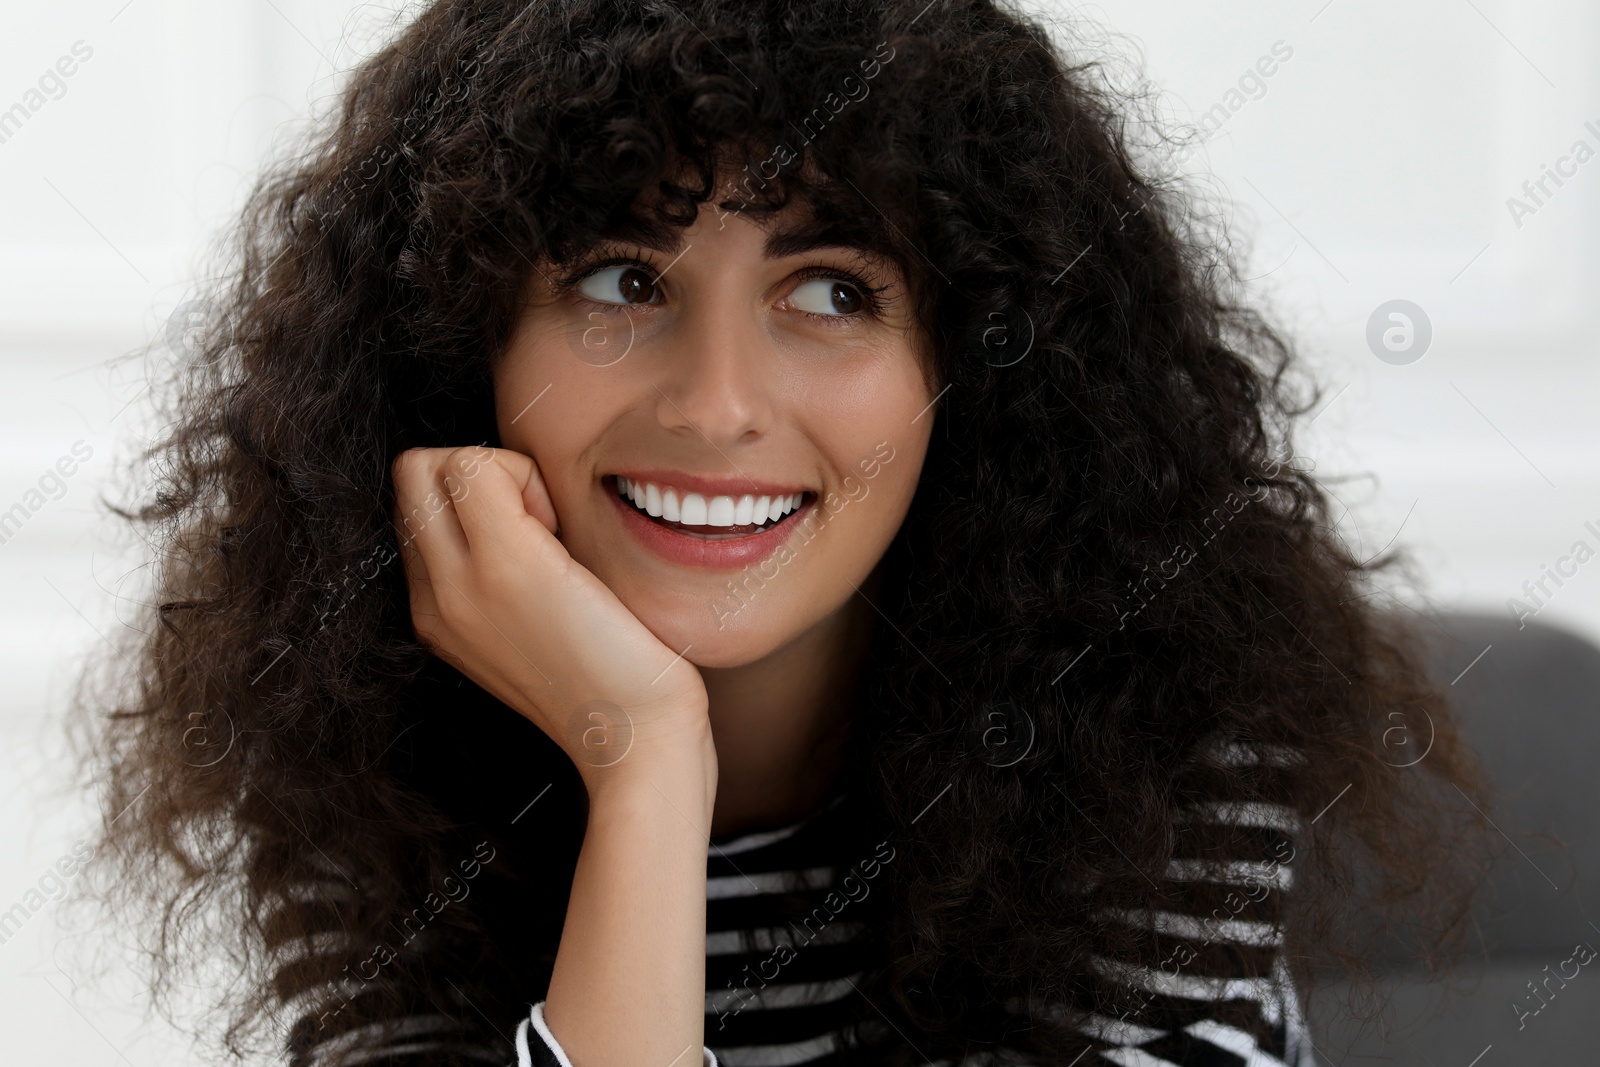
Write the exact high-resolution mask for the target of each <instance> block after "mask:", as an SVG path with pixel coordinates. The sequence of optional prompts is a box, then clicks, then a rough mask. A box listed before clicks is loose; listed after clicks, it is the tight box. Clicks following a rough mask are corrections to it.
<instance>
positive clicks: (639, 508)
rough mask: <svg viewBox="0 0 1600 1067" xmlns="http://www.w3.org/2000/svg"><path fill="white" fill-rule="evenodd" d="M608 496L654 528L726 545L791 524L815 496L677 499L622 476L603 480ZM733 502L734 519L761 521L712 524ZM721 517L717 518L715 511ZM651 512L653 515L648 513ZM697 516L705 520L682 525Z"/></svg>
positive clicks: (693, 495) (805, 493) (695, 495)
mask: <svg viewBox="0 0 1600 1067" xmlns="http://www.w3.org/2000/svg"><path fill="white" fill-rule="evenodd" d="M605 480H606V482H607V483H608V484H609V485H610V487H611V490H612V492H614V493H615V494H616V495H617V496H618V497H620V498H621V499H622V502H623V503H625V504H627V505H628V506H629V507H631V508H633V509H634V510H635V511H636V512H638V514H639V515H640V516H641V517H642V518H645V519H648V520H649V521H650V522H652V523H654V524H656V525H657V526H662V527H665V528H666V529H668V530H672V531H674V532H675V533H680V534H683V535H685V536H688V537H695V538H698V539H700V540H704V541H727V540H733V539H736V538H740V537H749V536H751V535H753V534H764V533H767V532H769V531H771V530H775V529H777V528H778V527H780V526H783V525H785V524H786V523H789V522H792V521H793V519H794V517H795V516H796V515H798V514H800V512H802V511H804V510H805V507H806V505H807V504H809V503H810V502H811V501H812V499H813V498H815V496H816V494H815V493H812V492H809V491H801V492H798V493H794V494H792V495H791V496H790V497H787V498H777V499H774V498H772V497H767V496H763V497H754V496H751V495H747V496H745V497H743V498H741V499H739V500H736V501H733V498H730V497H713V498H712V499H711V500H710V501H709V502H708V501H707V500H706V498H705V497H703V496H701V495H700V494H698V493H686V494H684V495H683V497H682V499H681V500H680V499H679V496H678V491H677V490H674V489H666V490H662V489H660V488H659V487H657V486H656V485H654V484H653V483H650V484H641V483H637V482H633V481H631V480H629V479H627V478H625V477H623V476H622V475H620V474H619V475H611V476H610V477H608V478H606V479H605ZM727 501H733V505H734V511H735V514H734V516H733V517H734V518H743V517H744V516H743V515H740V514H738V512H740V511H746V510H748V511H750V512H758V513H759V512H761V511H762V510H763V509H764V510H765V514H764V515H763V517H762V518H761V519H760V520H759V521H756V519H755V515H754V514H751V516H750V519H751V521H748V522H731V523H730V522H727V521H722V522H712V521H710V520H711V519H712V518H721V519H723V520H726V519H727V518H729V516H728V515H727V514H726V511H727V508H728V503H727ZM719 510H720V511H722V512H724V514H720V515H719V514H717V512H718V511H719ZM774 510H781V511H782V514H781V515H779V516H778V517H777V518H776V519H774V518H772V517H771V514H772V512H773V511H774ZM652 512H653V513H652ZM686 513H687V514H693V515H698V516H699V517H700V518H702V519H704V520H706V521H702V522H684V521H682V518H681V516H682V515H684V514H686ZM669 514H678V515H679V516H680V518H679V519H669V518H667V515H669Z"/></svg>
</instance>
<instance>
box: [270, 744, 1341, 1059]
mask: <svg viewBox="0 0 1600 1067" xmlns="http://www.w3.org/2000/svg"><path fill="white" fill-rule="evenodd" d="M1216 758H1217V759H1218V760H1219V761H1220V762H1222V763H1224V764H1232V765H1246V766H1249V765H1259V766H1268V765H1273V764H1276V765H1278V766H1283V765H1285V763H1286V762H1292V760H1290V759H1289V757H1288V756H1287V755H1286V754H1285V753H1284V752H1283V751H1282V750H1277V751H1273V750H1271V749H1270V747H1269V746H1258V747H1257V748H1245V747H1242V746H1229V747H1226V748H1223V749H1218V750H1216ZM845 800H846V798H845V797H844V796H843V795H836V796H834V797H833V799H832V800H831V801H829V802H828V803H826V804H825V805H824V806H822V807H821V808H820V809H818V810H817V811H815V812H814V813H812V814H811V815H809V816H807V817H805V818H803V819H799V820H797V821H795V822H793V823H790V824H789V825H786V826H783V827H779V828H777V829H772V830H764V831H759V832H754V833H743V834H737V835H723V836H717V837H713V838H712V839H711V840H710V842H709V845H708V848H707V856H706V1014H705V1047H704V1048H703V1049H702V1050H701V1059H702V1063H703V1064H704V1065H705V1067H790V1065H808V1067H828V1065H830V1064H834V1063H836V1062H838V1055H837V1049H838V1047H839V1044H840V1042H841V1041H842V1040H843V1038H842V1037H841V1031H842V1030H843V1029H844V1028H845V1026H846V1024H847V1023H848V1021H849V1020H850V1019H852V1018H860V1017H861V1015H858V1014H856V1013H857V1010H858V1009H859V1008H860V1007H861V1006H862V1003H863V1000H862V998H863V997H864V996H865V994H863V993H862V991H861V988H860V985H861V983H862V981H863V979H864V978H865V977H866V974H867V972H868V970H869V968H870V967H871V964H872V960H873V958H874V957H873V955H872V952H871V940H872V939H871V938H870V937H869V936H868V935H869V933H870V932H871V930H872V929H873V927H874V924H875V922H876V921H877V920H879V919H880V918H881V914H882V913H881V911H880V910H879V905H880V904H881V903H882V902H883V901H884V900H885V899H886V897H887V894H886V893H882V892H878V887H877V886H875V885H874V881H875V879H877V878H879V877H881V875H882V873H883V871H884V869H885V868H886V867H888V866H892V865H893V863H894V861H895V849H894V846H893V843H892V842H890V841H887V840H884V841H878V842H872V841H868V840H863V839H862V835H861V831H860V829H859V826H860V820H859V819H856V818H854V817H853V815H852V811H851V807H850V805H848V804H846V803H844V801H845ZM1186 822H1188V823H1190V824H1191V828H1210V829H1219V828H1221V829H1226V830H1227V831H1228V832H1230V833H1232V834H1234V835H1235V836H1237V835H1238V834H1239V833H1241V832H1242V833H1243V834H1244V835H1245V838H1246V839H1248V838H1249V835H1250V834H1252V833H1259V835H1260V840H1261V841H1262V843H1263V846H1264V851H1263V853H1262V854H1263V855H1264V856H1265V857H1266V858H1255V857H1250V858H1245V857H1243V856H1241V857H1240V858H1218V855H1217V853H1216V851H1215V848H1214V847H1213V846H1210V845H1206V844H1205V843H1204V841H1205V839H1204V836H1203V835H1200V836H1197V837H1195V838H1194V840H1195V844H1194V845H1193V846H1192V847H1191V848H1189V849H1188V850H1187V851H1186V850H1185V848H1184V846H1183V845H1182V844H1181V843H1182V842H1183V841H1184V840H1186V839H1187V838H1188V837H1189V836H1190V835H1185V834H1182V833H1180V834H1179V835H1178V838H1177V839H1178V841H1179V842H1180V845H1179V849H1178V853H1177V854H1176V855H1174V857H1173V858H1172V859H1171V861H1170V862H1169V864H1168V867H1167V871H1166V881H1167V886H1166V887H1165V888H1166V889H1168V890H1170V895H1169V896H1168V897H1166V898H1164V899H1166V900H1167V901H1168V903H1169V906H1170V902H1171V901H1173V900H1177V901H1181V902H1182V906H1181V907H1177V908H1174V909H1172V910H1165V909H1163V910H1148V911H1142V912H1130V911H1110V912H1104V913H1103V914H1102V918H1104V919H1106V920H1109V921H1110V922H1113V923H1127V924H1132V925H1134V926H1136V927H1138V928H1139V929H1141V930H1142V931H1146V932H1148V931H1153V932H1154V933H1155V935H1156V944H1157V945H1158V946H1159V948H1160V951H1161V954H1162V955H1161V958H1160V959H1159V960H1147V961H1143V962H1137V961H1131V960H1122V959H1115V958H1110V957H1105V956H1097V957H1095V958H1094V960H1093V966H1094V972H1095V973H1094V974H1093V975H1091V976H1088V980H1089V982H1090V984H1091V985H1092V986H1098V987H1099V989H1098V991H1099V992H1100V993H1101V994H1102V995H1104V996H1106V997H1107V998H1108V999H1107V1000H1106V1001H1102V1002H1115V1003H1130V1004H1133V1005H1134V1006H1136V1007H1137V1008H1138V1009H1140V1010H1136V1011H1131V1012H1123V1013H1122V1016H1121V1017H1119V1018H1114V1017H1111V1016H1108V1015H1090V1016H1089V1017H1088V1020H1087V1023H1086V1024H1085V1025H1084V1027H1083V1031H1084V1033H1085V1034H1086V1035H1087V1036H1088V1037H1089V1038H1091V1039H1092V1041H1093V1047H1094V1049H1095V1054H1094V1055H1093V1056H1089V1057H1087V1058H1085V1059H1084V1061H1083V1067H1088V1064H1089V1063H1090V1062H1091V1061H1093V1062H1096V1063H1102V1064H1105V1063H1110V1064H1117V1065H1119V1067H1171V1065H1180V1067H1182V1065H1187V1067H1311V1064H1312V1062H1313V1061H1312V1049H1311V1046H1310V1043H1309V1040H1308V1039H1307V1037H1306V1031H1305V1026H1304V1023H1303V1019H1302V1016H1301V1011H1300V1005H1299V1001H1298V998H1297V995H1296V993H1295V991H1294V989H1293V987H1292V985H1291V983H1290V980H1289V976H1288V973H1287V970H1286V968H1285V966H1284V963H1283V960H1282V958H1281V954H1280V949H1281V944H1282V929H1281V926H1280V925H1279V923H1278V919H1277V917H1278V914H1279V905H1280V899H1279V898H1280V897H1281V894H1283V893H1284V892H1285V891H1287V890H1288V889H1289V888H1290V886H1291V884H1292V881H1293V868H1292V866H1291V865H1290V863H1289V860H1291V859H1292V856H1293V848H1292V845H1290V844H1289V842H1290V841H1292V839H1293V834H1294V832H1295V831H1296V830H1297V829H1298V826H1299V822H1298V817H1297V816H1296V815H1295V813H1293V812H1292V811H1291V810H1289V809H1288V808H1284V807H1279V806H1275V805H1270V804H1263V803H1233V802H1225V801H1219V802H1214V803H1209V804H1199V805H1196V806H1193V807H1192V808H1191V809H1189V811H1188V812H1187V815H1186ZM881 884H882V883H879V885H881ZM543 1008H544V1001H543V1000H540V1001H538V1002H537V1003H533V1004H531V1005H530V1009H529V1011H528V1012H527V1013H526V1014H525V1015H524V1016H523V1017H521V1018H519V1019H515V1020H504V1021H503V1026H497V1027H496V1029H498V1030H499V1031H500V1033H501V1034H502V1035H509V1036H510V1037H511V1045H512V1047H511V1048H507V1047H506V1046H505V1045H504V1044H501V1043H499V1042H496V1041H493V1040H492V1039H485V1038H484V1037H483V1035H481V1034H480V1035H469V1034H466V1033H464V1032H460V1031H458V1030H455V1029H452V1027H453V1025H454V1024H451V1023H450V1022H449V1020H448V1019H446V1017H445V1016H443V1015H435V1014H428V1013H424V1012H419V1013H418V1014H415V1015H409V1016H407V1017H405V1018H404V1019H402V1020H401V1021H400V1027H399V1029H398V1031H397V1032H396V1031H394V1030H391V1031H390V1034H392V1036H390V1037H389V1038H388V1039H387V1041H386V1042H382V1043H374V1044H373V1045H372V1046H371V1047H370V1048H367V1047H362V1046H361V1045H360V1044H359V1043H360V1042H361V1041H362V1040H363V1034H364V1033H366V1032H367V1031H370V1030H371V1029H372V1028H371V1027H364V1028H360V1029H357V1030H350V1031H346V1032H344V1033H337V1032H336V1031H333V1030H324V1031H323V1032H325V1033H328V1034H329V1036H328V1037H327V1038H325V1039H323V1040H322V1041H320V1042H319V1043H312V1044H311V1045H310V1046H309V1047H302V1048H300V1049H299V1050H298V1051H297V1052H296V1054H295V1055H294V1056H293V1057H292V1059H291V1064H292V1067H324V1065H325V1064H327V1063H329V1062H331V1061H330V1053H332V1052H333V1051H334V1050H335V1049H339V1050H346V1049H348V1050H351V1051H353V1052H354V1057H353V1058H351V1059H347V1060H345V1061H344V1062H350V1063H363V1064H376V1065H383V1067H424V1065H429V1067H432V1065H434V1064H437V1063H439V1062H441V1056H442V1055H443V1054H444V1053H446V1052H449V1053H450V1054H451V1055H452V1056H453V1057H455V1058H454V1059H452V1060H451V1062H482V1063H488V1064H498V1065H501V1067H510V1065H512V1064H515V1065H516V1067H571V1064H570V1061H569V1059H568V1058H567V1055H566V1053H565V1051H564V1050H563V1049H562V1047H561V1045H560V1042H559V1041H558V1040H557V1039H556V1037H554V1036H553V1035H552V1034H551V1032H550V1030H549V1028H548V1027H547V1026H546V1024H545V1021H544V1014H543ZM1147 1018H1156V1019H1160V1020H1161V1021H1162V1023H1163V1025H1162V1026H1159V1027H1157V1026H1151V1025H1146V1024H1144V1023H1142V1022H1140V1021H1139V1020H1140V1019H1147ZM513 1027H514V1029H513ZM301 1029H302V1031H304V1030H306V1029H308V1028H307V1027H305V1025H304V1020H302V1027H301ZM912 1048H913V1050H914V1049H915V1045H912ZM357 1049H359V1051H355V1050H357ZM678 1062H679V1063H680V1064H686V1063H688V1062H689V1057H687V1056H685V1057H683V1058H681V1059H680V1060H679V1061H678ZM916 1062H918V1063H920V1064H923V1065H924V1067H978V1065H980V1064H1000V1063H1018V1062H1027V1061H1026V1059H1023V1058H1020V1057H1016V1056H1014V1057H1012V1058H1005V1057H1004V1055H1003V1054H1000V1053H996V1054H994V1055H993V1056H992V1057H991V1058H986V1059H981V1060H980V1059H975V1058H972V1057H969V1058H968V1059H966V1060H964V1061H962V1064H960V1065H957V1064H956V1063H955V1061H953V1060H950V1059H939V1060H931V1059H928V1058H926V1057H923V1056H921V1055H920V1054H919V1055H918V1057H917V1060H916Z"/></svg>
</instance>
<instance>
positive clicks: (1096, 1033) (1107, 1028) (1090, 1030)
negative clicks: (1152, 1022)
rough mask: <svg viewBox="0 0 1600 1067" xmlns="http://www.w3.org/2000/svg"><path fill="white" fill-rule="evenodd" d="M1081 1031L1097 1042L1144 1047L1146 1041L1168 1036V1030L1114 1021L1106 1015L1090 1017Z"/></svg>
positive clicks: (1124, 1021) (1121, 1020)
mask: <svg viewBox="0 0 1600 1067" xmlns="http://www.w3.org/2000/svg"><path fill="white" fill-rule="evenodd" d="M1079 1029H1080V1030H1081V1031H1082V1032H1083V1033H1085V1034H1087V1035H1089V1036H1090V1037H1092V1038H1094V1039H1095V1040H1097V1041H1104V1042H1106V1043H1107V1044H1111V1045H1142V1044H1144V1043H1145V1042H1146V1041H1154V1040H1155V1039H1156V1038H1158V1037H1164V1036H1166V1034H1167V1031H1166V1030H1159V1029H1157V1028H1155V1027H1153V1026H1142V1025H1140V1024H1139V1023H1130V1022H1128V1021H1127V1020H1126V1019H1112V1018H1110V1017H1109V1016H1105V1015H1090V1016H1089V1017H1088V1018H1087V1019H1085V1020H1084V1021H1083V1025H1082V1026H1081V1027H1079Z"/></svg>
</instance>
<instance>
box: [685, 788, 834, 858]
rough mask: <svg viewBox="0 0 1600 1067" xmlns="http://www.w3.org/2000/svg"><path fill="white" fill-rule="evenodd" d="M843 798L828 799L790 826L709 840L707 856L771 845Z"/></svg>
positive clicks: (730, 854) (728, 853)
mask: <svg viewBox="0 0 1600 1067" xmlns="http://www.w3.org/2000/svg"><path fill="white" fill-rule="evenodd" d="M843 800H844V795H843V794H842V793H841V794H840V795H839V796H836V797H834V798H833V799H832V800H830V801H828V803H826V804H824V805H823V806H822V807H820V808H818V809H817V810H816V811H814V812H812V813H811V814H810V815H807V816H806V817H805V818H803V819H800V820H798V821H796V822H792V823H790V824H789V825H788V826H780V827H778V828H777V829H775V830H757V831H755V832H754V833H748V834H740V835H739V836H738V837H735V838H734V839H733V840H731V841H729V842H727V843H726V844H721V845H718V844H715V843H714V842H707V843H706V856H707V858H710V857H714V856H733V855H737V854H738V853H740V852H749V851H750V850H751V849H757V848H760V847H761V846H763V845H770V844H772V843H773V842H774V841H782V840H783V839H784V838H786V837H791V836H793V835H794V833H795V831H796V830H799V829H800V828H801V827H802V826H804V825H805V824H806V823H808V822H810V821H811V820H812V819H815V818H816V817H817V816H818V815H821V814H822V813H823V812H827V811H832V810H833V809H834V808H836V807H838V806H839V804H840V802H841V801H843Z"/></svg>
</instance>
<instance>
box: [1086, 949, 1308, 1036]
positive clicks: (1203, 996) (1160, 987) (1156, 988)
mask: <svg viewBox="0 0 1600 1067" xmlns="http://www.w3.org/2000/svg"><path fill="white" fill-rule="evenodd" d="M1090 960H1091V962H1092V963H1093V964H1094V967H1095V969H1096V970H1098V971H1099V972H1100V973H1101V974H1103V975H1105V976H1106V977H1107V978H1111V979H1114V980H1116V981H1120V982H1123V983H1125V984H1127V985H1131V986H1136V987H1137V988H1139V989H1142V990H1144V991H1145V992H1146V993H1156V994H1159V995H1161V996H1167V997H1182V998H1183V999H1185V1000H1253V1001H1256V1002H1257V1003H1258V1004H1260V1005H1261V1006H1262V1015H1263V1016H1267V1017H1269V1018H1268V1021H1269V1022H1274V1023H1275V1022H1277V1018H1276V1016H1277V1014H1278V987H1277V984H1276V983H1275V982H1274V981H1273V980H1272V979H1271V978H1211V977H1208V976H1206V975H1200V974H1184V973H1183V972H1182V971H1179V972H1178V973H1177V974H1175V975H1174V974H1168V973H1167V972H1165V971H1159V970H1154V969H1152V968H1150V967H1136V966H1132V965H1130V964H1126V963H1122V962H1121V961H1119V960H1112V959H1107V958H1105V957H1104V956H1092V957H1090Z"/></svg>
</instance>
